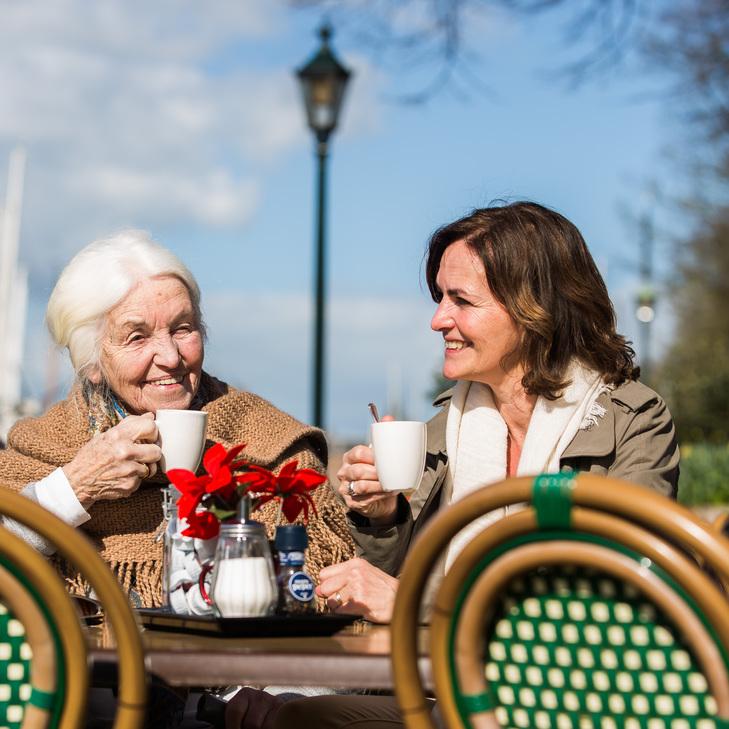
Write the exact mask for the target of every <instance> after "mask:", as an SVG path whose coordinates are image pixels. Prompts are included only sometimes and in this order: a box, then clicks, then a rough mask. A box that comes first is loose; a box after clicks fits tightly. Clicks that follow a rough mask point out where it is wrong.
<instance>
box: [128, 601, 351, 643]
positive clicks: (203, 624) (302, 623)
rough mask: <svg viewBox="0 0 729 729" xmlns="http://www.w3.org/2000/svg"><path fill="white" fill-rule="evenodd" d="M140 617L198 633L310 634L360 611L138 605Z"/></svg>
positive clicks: (151, 624)
mask: <svg viewBox="0 0 729 729" xmlns="http://www.w3.org/2000/svg"><path fill="white" fill-rule="evenodd" d="M136 612H137V615H139V619H140V621H141V623H142V625H144V627H145V628H147V629H148V630H166V631H171V632H174V633H195V634H198V635H211V636H218V637H221V638H282V637H296V638H310V637H316V636H327V635H334V633H336V632H338V631H339V630H341V629H342V628H346V627H347V626H348V625H351V624H352V623H353V622H354V621H355V620H359V619H361V616H360V615H341V614H339V613H336V614H335V613H303V614H301V615H262V616H260V617H255V618H216V617H215V616H213V615H178V614H177V613H173V612H170V611H169V610H167V609H166V608H139V609H138V610H137V611H136Z"/></svg>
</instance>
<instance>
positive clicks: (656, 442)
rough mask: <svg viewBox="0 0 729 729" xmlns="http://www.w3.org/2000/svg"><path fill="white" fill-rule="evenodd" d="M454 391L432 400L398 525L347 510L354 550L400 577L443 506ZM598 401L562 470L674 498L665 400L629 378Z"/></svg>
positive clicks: (674, 451) (674, 458)
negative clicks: (597, 414)
mask: <svg viewBox="0 0 729 729" xmlns="http://www.w3.org/2000/svg"><path fill="white" fill-rule="evenodd" d="M450 399H451V391H450V390H448V391H447V392H445V393H443V394H442V395H440V396H439V397H438V398H437V399H436V400H435V402H434V405H436V406H440V407H442V410H441V411H440V412H439V413H438V414H437V415H436V416H435V417H433V418H432V419H431V420H430V422H429V423H428V449H427V456H426V462H425V473H424V474H423V479H422V481H421V482H420V485H419V487H418V489H417V490H416V491H415V492H414V493H413V494H412V496H411V498H410V500H409V501H407V500H406V499H405V498H404V497H403V496H402V495H400V497H399V502H398V513H397V518H396V521H395V524H393V525H392V526H387V527H373V526H370V525H369V520H368V519H366V518H363V517H361V516H360V515H359V514H355V513H353V512H350V513H349V514H348V519H349V524H350V529H351V531H352V536H353V537H354V540H355V543H356V545H357V553H358V555H359V556H361V557H364V558H365V559H366V560H367V561H368V562H370V563H372V564H373V565H375V566H376V567H379V568H380V569H382V570H384V571H385V572H387V573H388V574H390V575H393V576H396V575H397V574H398V573H399V571H400V568H401V566H402V563H403V560H404V559H405V554H406V553H407V551H408V549H409V547H410V544H411V542H412V540H413V538H414V537H415V535H416V534H417V533H418V532H419V531H420V530H421V529H422V528H423V526H424V525H425V524H426V523H427V521H428V520H429V519H430V518H431V517H432V516H433V514H435V513H436V512H437V511H438V509H439V508H440V497H441V492H442V487H443V483H444V481H445V476H446V472H447V464H448V455H447V453H446V451H445V426H446V419H447V417H448V406H449V403H450ZM597 402H598V403H599V404H600V405H602V406H603V407H604V408H605V411H606V412H605V416H604V417H602V418H600V419H598V422H597V424H596V425H594V426H593V427H591V428H590V429H589V430H580V431H578V432H577V434H576V435H575V437H574V438H573V440H572V442H571V443H570V444H569V445H568V446H567V448H566V449H565V452H564V453H563V455H562V457H561V459H560V467H561V470H563V471H565V470H572V471H575V472H587V473H595V474H598V475H603V476H610V477H612V478H620V479H624V480H626V481H632V482H634V483H638V484H642V485H644V486H647V487H648V488H652V489H655V490H656V491H659V492H660V493H662V494H664V495H665V496H670V497H672V498H675V497H676V493H677V490H678V471H679V469H678V462H679V452H678V444H677V442H676V433H675V429H674V426H673V419H672V418H671V414H670V412H669V411H668V408H667V407H666V404H665V402H664V401H663V400H662V398H661V397H660V396H659V395H658V394H657V393H655V392H654V391H653V390H651V389H650V388H648V387H646V386H645V385H643V384H641V383H640V382H626V383H624V384H622V385H620V386H618V387H616V388H615V389H614V390H612V391H609V392H605V393H603V394H602V395H601V396H600V397H599V398H598V400H597Z"/></svg>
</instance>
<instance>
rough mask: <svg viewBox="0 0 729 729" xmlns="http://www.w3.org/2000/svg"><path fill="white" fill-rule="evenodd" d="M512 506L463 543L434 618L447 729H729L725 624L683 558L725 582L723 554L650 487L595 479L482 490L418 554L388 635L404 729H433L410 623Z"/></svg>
mask: <svg viewBox="0 0 729 729" xmlns="http://www.w3.org/2000/svg"><path fill="white" fill-rule="evenodd" d="M517 504H522V505H523V507H524V508H521V509H520V510H517V511H515V512H513V513H510V515H509V516H507V517H505V518H503V519H501V520H499V521H498V522H495V523H494V524H492V525H491V526H490V527H489V528H487V529H486V530H484V531H483V532H482V533H481V534H480V535H478V536H477V537H476V538H474V539H473V540H472V541H471V542H470V543H469V544H467V546H466V547H465V548H464V549H463V551H462V552H461V553H460V555H459V556H458V558H457V559H456V560H455V562H454V563H453V565H452V566H451V568H450V569H449V571H448V573H447V574H446V575H445V577H444V578H443V580H442V583H441V585H440V587H439V589H438V592H437V595H436V598H435V602H434V605H433V606H432V617H431V632H430V651H431V662H432V671H433V675H434V679H435V685H436V696H437V699H438V704H439V710H440V712H441V714H442V716H443V717H444V720H445V722H446V724H447V726H448V727H477V728H478V729H486V728H491V727H499V726H509V727H538V728H540V729H541V728H544V729H547V728H550V727H557V728H558V729H562V728H563V727H579V728H580V729H582V728H583V727H616V728H617V727H650V729H660V728H661V727H676V729H679V727H684V726H686V727H688V726H701V727H703V726H706V727H719V726H729V723H727V720H728V719H729V678H728V675H729V673H728V669H727V667H728V666H729V660H728V657H729V610H727V604H726V602H725V600H724V598H723V597H722V595H721V593H720V592H719V590H718V589H717V587H716V585H715V583H714V582H713V581H712V580H711V579H710V578H709V577H708V576H707V575H706V574H704V573H703V572H702V570H700V569H699V568H698V567H697V566H696V563H695V562H694V561H693V560H692V559H691V557H690V556H689V555H690V554H691V553H696V554H699V555H701V557H702V559H703V560H705V561H706V562H707V563H708V564H711V565H712V566H713V567H714V568H715V569H717V573H718V574H720V575H723V576H724V577H726V576H727V573H729V540H726V539H725V538H723V537H721V536H718V535H716V534H715V533H712V532H711V530H710V529H707V528H706V525H704V524H703V523H702V522H700V520H698V519H697V518H695V517H694V516H693V515H692V514H691V513H690V512H689V511H688V510H686V509H684V508H682V507H680V506H678V505H676V504H675V503H673V502H671V501H669V500H668V499H665V498H663V497H661V496H659V495H657V494H654V493H652V492H651V491H649V490H647V489H645V488H642V487H639V486H634V485H632V484H627V483H624V482H621V481H616V480H614V479H605V478H601V477H597V476H589V475H580V476H577V477H571V476H570V477H567V476H562V475H559V476H549V477H539V478H537V479H527V478H521V479H510V480H507V481H505V482H503V483H501V484H496V485H493V486H489V487H487V488H485V489H482V490H481V491H480V492H478V493H476V494H473V495H471V496H469V497H468V498H466V499H464V500H463V501H461V502H458V503H457V504H454V505H453V506H451V507H450V508H448V509H446V510H444V511H443V512H442V513H441V514H439V515H438V517H437V518H435V519H434V520H433V523H432V524H431V525H429V526H428V528H427V529H425V530H424V532H423V534H422V536H421V537H420V538H419V539H418V540H417V542H416V544H415V545H413V549H412V551H411V554H410V555H409V557H408V560H407V561H406V564H405V567H404V569H403V573H402V576H401V583H400V587H399V589H398V595H397V600H396V605H395V612H394V616H393V623H392V630H393V636H397V640H393V671H394V675H395V683H396V693H397V696H398V700H399V702H400V705H401V708H402V710H403V714H404V717H405V721H406V725H407V726H408V727H409V728H411V729H412V728H414V727H418V728H419V729H425V728H426V727H431V726H432V719H431V717H430V712H429V711H428V709H427V707H426V703H425V699H424V692H423V687H422V681H421V679H420V676H419V674H418V671H417V664H416V661H415V645H416V643H415V639H416V630H417V621H413V619H412V616H413V615H417V614H418V609H419V603H420V600H421V598H422V595H423V593H424V587H425V584H426V582H427V579H428V575H429V574H430V572H431V570H432V569H433V566H434V565H435V564H436V561H437V559H438V557H439V555H440V553H441V552H442V550H444V549H445V548H446V547H447V545H448V543H449V541H450V539H451V538H452V536H453V535H455V534H456V533H457V532H458V531H460V529H462V528H463V527H464V526H465V525H466V524H468V523H469V522H470V521H472V520H473V519H475V518H477V517H479V516H481V515H483V514H484V513H488V512H489V511H492V510H493V509H495V508H499V507H502V506H507V505H510V506H516V505H517ZM681 722H683V723H681Z"/></svg>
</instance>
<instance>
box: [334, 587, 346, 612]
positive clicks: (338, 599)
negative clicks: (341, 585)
mask: <svg viewBox="0 0 729 729" xmlns="http://www.w3.org/2000/svg"><path fill="white" fill-rule="evenodd" d="M333 600H334V601H335V602H336V603H337V604H336V606H335V608H334V609H335V610H336V608H338V607H341V606H342V605H344V600H342V593H341V592H339V590H337V591H336V592H335V593H334V595H333Z"/></svg>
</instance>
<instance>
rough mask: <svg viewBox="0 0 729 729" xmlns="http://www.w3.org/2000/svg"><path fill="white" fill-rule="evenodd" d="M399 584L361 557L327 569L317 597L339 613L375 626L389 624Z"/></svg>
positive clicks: (321, 580) (323, 573) (323, 570)
mask: <svg viewBox="0 0 729 729" xmlns="http://www.w3.org/2000/svg"><path fill="white" fill-rule="evenodd" d="M399 584H400V583H399V581H398V580H397V578H395V577H391V576H390V575H388V574H387V573H386V572H383V571H382V570H381V569H378V568H377V567H374V566H373V565H371V564H370V563H369V562H368V561H367V560H365V559H362V558H361V557H356V558H355V559H349V560H347V561H346V562H340V563H339V564H333V565H330V566H329V567H324V568H323V569H322V570H321V572H320V573H319V585H318V586H317V588H316V594H317V595H319V596H320V597H324V598H326V601H327V605H328V607H329V609H330V610H333V611H334V612H336V613H349V614H351V615H362V616H364V618H365V619H367V620H370V621H372V622H373V623H389V622H390V620H391V618H392V611H393V608H394V607H395V594H396V593H397V588H398V585H399Z"/></svg>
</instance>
